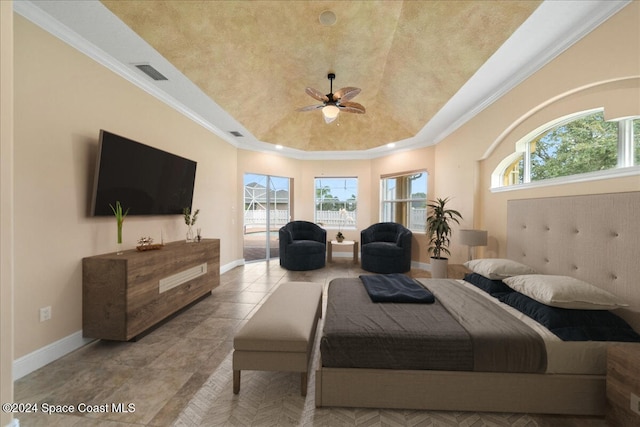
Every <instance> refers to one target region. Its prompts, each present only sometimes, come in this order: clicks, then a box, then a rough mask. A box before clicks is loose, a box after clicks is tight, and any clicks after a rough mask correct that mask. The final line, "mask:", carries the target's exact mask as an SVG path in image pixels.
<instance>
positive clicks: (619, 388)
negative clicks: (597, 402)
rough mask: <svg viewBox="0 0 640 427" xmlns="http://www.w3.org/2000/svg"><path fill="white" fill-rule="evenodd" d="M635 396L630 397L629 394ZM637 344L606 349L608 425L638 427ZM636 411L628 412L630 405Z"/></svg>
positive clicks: (639, 377) (639, 347) (639, 381)
mask: <svg viewBox="0 0 640 427" xmlns="http://www.w3.org/2000/svg"><path fill="white" fill-rule="evenodd" d="M632 394H633V395H634V396H636V397H635V398H632V397H631V395H632ZM639 399H640V343H628V344H627V343H625V344H615V345H612V346H610V347H609V348H608V350H607V410H606V411H607V424H609V425H610V426H640V401H639ZM632 405H633V407H634V408H635V410H636V411H635V412H634V411H633V410H631V406H632Z"/></svg>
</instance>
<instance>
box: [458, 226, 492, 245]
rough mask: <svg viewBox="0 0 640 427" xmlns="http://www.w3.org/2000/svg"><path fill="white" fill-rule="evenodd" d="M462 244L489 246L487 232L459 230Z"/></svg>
mask: <svg viewBox="0 0 640 427" xmlns="http://www.w3.org/2000/svg"><path fill="white" fill-rule="evenodd" d="M459 233H460V243H462V244H463V245H467V246H487V230H459Z"/></svg>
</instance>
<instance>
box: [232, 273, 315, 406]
mask: <svg viewBox="0 0 640 427" xmlns="http://www.w3.org/2000/svg"><path fill="white" fill-rule="evenodd" d="M321 316H322V284H319V283H311V282H286V283H282V284H280V286H278V288H277V289H276V290H275V291H274V292H273V293H272V294H271V295H270V296H269V297H268V298H267V300H266V301H265V302H264V303H263V304H262V306H261V307H260V308H259V309H258V311H256V312H255V314H254V315H253V316H252V317H251V318H250V319H249V321H248V322H247V323H246V324H245V325H244V326H243V327H242V328H241V329H240V331H238V333H237V334H236V336H235V337H234V339H233V348H234V351H233V392H234V393H235V394H238V393H239V392H240V371H242V370H252V371H292V372H300V373H301V374H300V375H301V376H300V378H301V382H300V387H301V389H300V391H301V394H302V395H303V396H306V394H307V377H308V371H309V362H310V360H311V350H312V349H313V342H314V341H315V334H316V327H317V325H318V319H319V318H320V317H321Z"/></svg>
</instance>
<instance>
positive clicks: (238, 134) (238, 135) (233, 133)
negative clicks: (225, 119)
mask: <svg viewBox="0 0 640 427" xmlns="http://www.w3.org/2000/svg"><path fill="white" fill-rule="evenodd" d="M229 133H230V134H231V135H233V136H235V137H236V138H240V137H243V136H244V135H243V134H241V133H240V132H238V131H237V130H231V131H229Z"/></svg>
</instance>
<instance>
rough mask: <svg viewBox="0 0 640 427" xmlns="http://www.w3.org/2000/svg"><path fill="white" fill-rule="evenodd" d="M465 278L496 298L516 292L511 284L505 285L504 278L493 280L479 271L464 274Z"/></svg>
mask: <svg viewBox="0 0 640 427" xmlns="http://www.w3.org/2000/svg"><path fill="white" fill-rule="evenodd" d="M464 280H465V282H468V283H471V284H472V285H474V286H476V287H478V288H480V289H482V290H483V291H485V292H486V293H488V294H489V295H491V296H492V297H495V298H499V297H501V296H502V295H504V294H507V293H510V292H515V291H514V290H513V289H511V288H510V287H509V286H507V285H505V284H504V283H503V282H502V280H491V279H489V278H486V277H484V276H482V275H480V274H478V273H469V274H467V275H465V276H464Z"/></svg>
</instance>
